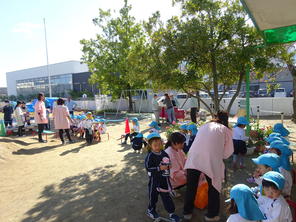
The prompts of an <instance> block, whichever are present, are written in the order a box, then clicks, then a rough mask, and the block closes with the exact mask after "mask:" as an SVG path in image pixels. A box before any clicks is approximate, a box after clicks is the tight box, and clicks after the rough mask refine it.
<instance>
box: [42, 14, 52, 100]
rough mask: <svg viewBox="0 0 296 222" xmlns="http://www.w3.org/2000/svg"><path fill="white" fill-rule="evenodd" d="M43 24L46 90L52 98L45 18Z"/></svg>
mask: <svg viewBox="0 0 296 222" xmlns="http://www.w3.org/2000/svg"><path fill="white" fill-rule="evenodd" d="M43 23H44V36H45V49H46V70H47V75H48V90H49V97H52V93H51V78H50V72H49V63H48V50H47V37H46V25H45V18H43Z"/></svg>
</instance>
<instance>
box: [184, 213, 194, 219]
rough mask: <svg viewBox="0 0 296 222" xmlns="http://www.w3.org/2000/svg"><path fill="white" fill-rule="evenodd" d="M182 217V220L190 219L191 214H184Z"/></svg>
mask: <svg viewBox="0 0 296 222" xmlns="http://www.w3.org/2000/svg"><path fill="white" fill-rule="evenodd" d="M183 218H184V220H191V218H192V214H184V215H183Z"/></svg>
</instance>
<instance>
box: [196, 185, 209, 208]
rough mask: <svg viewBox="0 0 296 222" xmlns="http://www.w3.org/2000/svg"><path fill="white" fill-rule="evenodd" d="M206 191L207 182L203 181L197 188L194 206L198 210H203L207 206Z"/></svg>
mask: <svg viewBox="0 0 296 222" xmlns="http://www.w3.org/2000/svg"><path fill="white" fill-rule="evenodd" d="M208 190H209V186H208V183H207V181H203V182H202V183H201V184H200V185H199V186H198V188H197V191H196V195H195V201H194V206H195V207H196V208H198V209H204V208H205V207H206V206H208Z"/></svg>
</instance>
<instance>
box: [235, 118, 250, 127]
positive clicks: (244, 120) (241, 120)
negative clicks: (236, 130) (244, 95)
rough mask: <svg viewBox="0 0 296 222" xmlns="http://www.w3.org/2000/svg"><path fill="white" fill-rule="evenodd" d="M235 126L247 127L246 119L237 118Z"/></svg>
mask: <svg viewBox="0 0 296 222" xmlns="http://www.w3.org/2000/svg"><path fill="white" fill-rule="evenodd" d="M236 124H237V125H238V124H242V125H249V121H248V120H247V118H246V117H244V116H240V117H238V119H237V121H236Z"/></svg>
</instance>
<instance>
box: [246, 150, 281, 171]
mask: <svg viewBox="0 0 296 222" xmlns="http://www.w3.org/2000/svg"><path fill="white" fill-rule="evenodd" d="M252 160H253V162H254V163H255V164H257V165H259V164H260V165H267V166H269V167H271V168H272V170H274V171H279V167H280V164H281V162H280V157H279V155H277V154H275V153H266V154H263V155H261V156H259V157H257V158H253V159H252Z"/></svg>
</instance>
